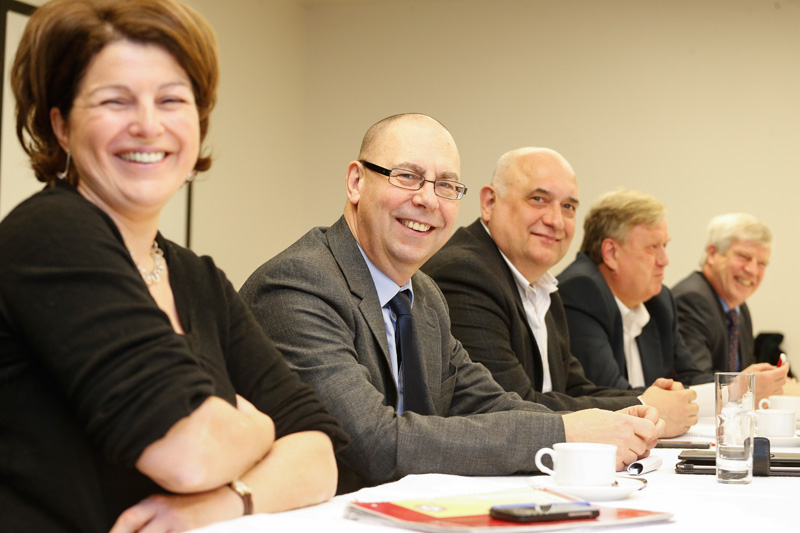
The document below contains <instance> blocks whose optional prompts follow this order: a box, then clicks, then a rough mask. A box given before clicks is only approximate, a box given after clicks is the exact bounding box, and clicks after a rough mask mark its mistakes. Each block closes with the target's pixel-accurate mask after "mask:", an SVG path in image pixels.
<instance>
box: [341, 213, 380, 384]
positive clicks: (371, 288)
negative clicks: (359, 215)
mask: <svg viewBox="0 0 800 533" xmlns="http://www.w3.org/2000/svg"><path fill="white" fill-rule="evenodd" d="M328 243H329V245H330V248H331V253H332V254H333V257H334V258H335V259H336V262H337V263H338V264H339V268H341V270H342V274H343V275H344V278H345V280H346V281H347V285H348V286H349V287H350V292H351V293H352V294H353V296H355V297H357V298H359V299H360V303H359V304H358V309H359V312H360V313H361V315H362V316H363V317H364V320H365V321H366V323H367V326H368V327H369V330H370V332H371V333H372V336H373V338H374V339H375V342H376V343H377V344H378V346H380V348H381V352H382V353H383V359H384V361H385V363H386V368H387V369H389V370H391V368H390V367H391V359H390V357H389V344H388V343H387V341H386V326H385V325H384V323H383V313H382V311H381V304H380V301H378V291H376V290H375V284H374V283H373V282H372V276H371V275H370V273H369V267H367V263H366V262H365V261H364V258H363V257H362V256H361V251H360V250H359V248H358V244H356V240H355V238H354V237H353V234H352V233H351V232H350V228H349V227H348V226H347V222H345V220H344V217H341V218H339V220H337V221H336V223H335V224H334V225H333V226H331V227H330V230H329V231H328Z"/></svg>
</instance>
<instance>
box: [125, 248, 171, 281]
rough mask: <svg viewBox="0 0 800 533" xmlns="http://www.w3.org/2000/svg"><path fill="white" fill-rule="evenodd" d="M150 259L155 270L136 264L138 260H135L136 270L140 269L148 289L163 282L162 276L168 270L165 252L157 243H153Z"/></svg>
mask: <svg viewBox="0 0 800 533" xmlns="http://www.w3.org/2000/svg"><path fill="white" fill-rule="evenodd" d="M131 257H133V252H131ZM150 257H151V258H152V259H153V265H154V266H153V270H147V269H145V268H143V267H142V266H141V265H140V264H139V263H137V262H136V258H135V257H134V258H133V262H134V263H135V264H136V268H138V269H139V274H141V275H142V279H144V282H145V283H146V284H147V286H148V287H150V286H151V285H155V284H156V283H158V282H159V281H161V274H163V273H164V270H165V269H166V268H167V262H166V261H164V252H163V251H162V250H161V248H159V247H158V243H157V242H156V241H153V246H151V247H150Z"/></svg>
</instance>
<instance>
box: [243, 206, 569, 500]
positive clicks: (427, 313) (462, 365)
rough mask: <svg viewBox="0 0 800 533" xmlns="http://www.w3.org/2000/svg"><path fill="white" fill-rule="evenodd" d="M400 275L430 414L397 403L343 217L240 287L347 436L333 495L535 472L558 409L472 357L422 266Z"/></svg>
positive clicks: (372, 294)
mask: <svg viewBox="0 0 800 533" xmlns="http://www.w3.org/2000/svg"><path fill="white" fill-rule="evenodd" d="M411 279H412V284H413V289H414V305H413V308H412V316H413V319H414V323H415V328H416V335H417V341H418V346H420V347H421V351H422V355H423V362H422V363H423V366H424V369H425V375H424V376H423V379H424V382H425V384H426V386H427V392H428V396H427V398H426V401H427V403H428V406H429V409H430V412H433V413H435V415H429V416H425V415H419V414H417V413H413V412H404V413H403V414H402V415H400V414H398V413H397V410H396V405H397V399H398V398H397V395H398V393H397V387H396V385H395V382H394V379H393V378H392V372H391V368H390V359H389V349H388V344H387V341H386V329H385V325H384V322H383V316H382V313H381V307H380V303H379V301H378V294H377V291H376V289H375V286H374V284H373V282H372V278H371V276H370V272H369V269H368V267H367V264H366V262H365V261H364V259H363V257H362V255H361V252H360V251H359V248H358V246H357V244H356V241H355V239H354V238H353V235H352V233H351V232H350V229H349V228H348V226H347V224H346V222H345V221H344V218H340V219H339V220H338V221H337V222H336V223H335V224H334V225H333V226H331V227H330V228H315V229H313V230H311V231H310V232H309V233H307V234H306V235H305V236H303V237H302V238H301V239H300V240H299V241H297V242H296V243H295V244H293V245H292V246H290V247H289V248H288V249H287V250H285V251H284V252H282V253H280V254H279V255H278V256H276V257H275V258H273V259H272V260H270V261H268V262H267V263H265V264H264V265H262V266H261V267H260V268H259V269H258V270H256V271H255V272H254V273H253V275H251V276H250V278H249V279H248V280H247V282H245V284H244V286H243V287H242V289H241V291H240V292H241V295H242V297H243V298H244V300H245V301H246V302H247V303H248V304H249V305H250V307H251V308H252V310H253V312H254V314H255V316H256V318H257V319H258V321H259V322H260V323H261V325H262V326H263V327H264V329H265V331H266V332H267V334H268V335H269V336H270V337H271V338H272V339H273V340H274V341H275V342H276V344H277V346H278V348H279V349H280V351H281V352H282V353H283V355H284V357H286V359H287V361H288V362H289V364H290V365H291V366H292V367H293V368H294V369H295V370H296V371H297V372H298V373H299V374H300V377H301V378H302V379H303V380H304V381H306V382H307V383H310V384H311V385H312V386H313V387H314V388H315V389H316V392H317V394H318V396H319V398H320V399H321V400H322V401H323V402H324V403H325V404H326V405H327V406H328V409H329V410H330V411H331V413H333V415H334V416H335V417H336V418H337V419H338V420H339V422H340V423H341V425H342V427H343V428H344V430H345V431H346V432H347V433H348V434H349V436H350V445H349V447H347V448H346V449H344V450H343V451H341V452H339V453H338V454H337V459H338V463H339V467H340V470H339V476H340V479H339V493H343V492H349V491H352V490H356V489H358V488H360V487H362V486H367V485H375V484H379V483H385V482H388V481H393V480H396V479H399V478H401V477H403V476H405V475H407V474H419V473H429V472H438V473H448V474H461V475H507V474H515V473H524V472H532V471H535V470H536V467H535V466H534V463H533V456H534V454H535V453H536V450H538V449H539V448H541V447H544V446H552V445H553V444H555V443H556V442H563V441H564V440H565V437H564V425H563V421H562V419H561V416H560V415H559V414H557V413H554V412H552V411H550V410H549V409H547V408H545V407H543V406H541V405H537V404H535V403H532V402H526V401H523V400H522V399H521V398H520V397H519V396H518V395H517V394H514V393H507V392H505V391H504V390H503V389H502V387H500V386H499V385H498V384H497V383H496V382H495V381H494V380H493V379H492V377H491V374H490V373H489V371H488V370H486V368H484V367H483V365H480V364H477V363H473V362H472V361H471V360H470V359H469V356H468V355H467V352H466V351H465V350H464V348H463V347H462V346H461V344H460V343H459V342H458V341H456V340H455V339H454V338H453V336H452V335H451V334H450V320H449V317H448V312H447V305H446V303H445V299H444V297H443V296H442V293H441V292H440V291H439V289H438V287H437V286H436V284H435V283H434V282H433V281H432V280H431V279H430V278H429V277H428V276H426V275H425V274H423V273H421V272H417V273H416V274H414V276H413V277H412V278H411Z"/></svg>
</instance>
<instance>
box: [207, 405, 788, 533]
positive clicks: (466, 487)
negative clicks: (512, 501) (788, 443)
mask: <svg viewBox="0 0 800 533" xmlns="http://www.w3.org/2000/svg"><path fill="white" fill-rule="evenodd" d="M712 432H713V425H712V422H711V421H710V420H705V419H702V420H701V422H700V424H698V426H696V428H695V429H694V430H693V431H692V432H690V433H689V434H688V435H685V436H682V437H680V438H679V439H677V440H690V441H700V442H702V441H711V440H713V439H712V438H709V435H711V434H712ZM711 449H713V447H712V448H711ZM680 451H681V450H680V449H666V448H655V449H653V450H652V455H654V456H657V457H660V458H661V459H662V464H661V466H660V467H659V468H658V469H657V470H654V471H652V472H649V473H645V474H643V475H642V476H640V477H643V478H644V479H646V480H647V484H646V486H645V488H643V489H642V490H639V491H636V492H633V493H632V494H630V495H629V496H628V497H627V498H626V499H622V500H615V501H602V502H596V504H595V505H598V506H610V507H622V508H630V509H643V510H650V511H663V512H667V513H671V514H672V515H673V516H672V518H671V519H669V520H667V521H662V522H652V523H648V524H638V525H627V526H608V527H603V528H599V529H595V528H592V530H593V531H626V532H629V531H652V532H653V533H668V532H681V533H688V532H695V531H697V532H701V531H702V532H709V533H738V532H742V531H751V532H756V533H782V532H794V533H797V532H798V531H800V477H754V478H753V481H752V483H750V484H746V485H726V484H721V483H718V482H717V481H716V476H714V475H689V474H677V473H676V472H675V464H676V463H677V461H678V454H679V453H680ZM772 451H794V452H797V453H800V448H788V447H784V448H776V447H774V446H773V447H772ZM467 460H468V459H467ZM538 477H540V476H534V477H533V478H532V477H531V476H503V477H468V476H454V475H444V474H424V475H412V476H407V477H405V478H403V479H401V480H399V481H395V482H393V483H386V484H384V485H380V486H377V487H370V488H367V489H362V490H360V491H358V492H354V493H351V494H345V495H341V496H337V497H335V498H334V499H332V500H331V501H329V502H326V503H323V504H320V505H316V506H313V507H307V508H304V509H298V510H294V511H287V512H283V513H275V514H271V515H266V514H261V515H253V516H247V517H242V518H239V519H236V520H231V521H228V522H221V523H219V524H214V525H212V526H208V527H205V528H202V529H198V530H195V531H196V532H198V533H199V532H202V533H255V532H264V531H271V532H274V531H324V532H325V533H339V532H348V533H350V532H353V533H360V532H363V533H391V532H392V531H398V530H397V529H396V528H389V527H387V526H386V525H382V524H377V523H374V522H367V521H357V520H352V519H349V518H346V517H345V511H346V506H347V504H348V502H350V501H353V500H359V501H368V502H369V501H373V502H379V501H397V500H411V499H419V498H427V497H434V496H450V495H459V494H473V493H482V492H492V491H500V490H509V489H519V488H525V487H529V486H530V483H531V480H532V479H533V480H535V479H536V478H538ZM588 529H589V528H581V527H576V528H575V529H570V530H569V531H582V530H588Z"/></svg>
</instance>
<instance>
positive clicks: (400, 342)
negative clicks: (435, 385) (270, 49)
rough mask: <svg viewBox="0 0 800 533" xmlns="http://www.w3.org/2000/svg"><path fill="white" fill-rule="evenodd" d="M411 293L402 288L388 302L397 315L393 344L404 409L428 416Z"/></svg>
mask: <svg viewBox="0 0 800 533" xmlns="http://www.w3.org/2000/svg"><path fill="white" fill-rule="evenodd" d="M408 292H409V291H408V290H405V291H400V292H398V293H397V294H396V295H395V297H394V298H392V299H391V300H390V301H389V307H390V308H391V310H392V311H393V312H394V314H395V317H396V320H395V328H394V343H395V348H396V349H397V365H398V367H399V368H400V371H402V373H403V405H404V409H405V410H406V411H414V412H415V413H419V414H421V415H425V414H429V413H428V409H427V407H426V404H425V396H426V391H425V384H424V381H423V379H422V363H421V360H420V353H419V349H418V347H417V342H416V339H415V338H414V321H413V320H412V317H411V300H410V299H409V297H408Z"/></svg>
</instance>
